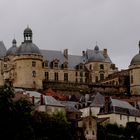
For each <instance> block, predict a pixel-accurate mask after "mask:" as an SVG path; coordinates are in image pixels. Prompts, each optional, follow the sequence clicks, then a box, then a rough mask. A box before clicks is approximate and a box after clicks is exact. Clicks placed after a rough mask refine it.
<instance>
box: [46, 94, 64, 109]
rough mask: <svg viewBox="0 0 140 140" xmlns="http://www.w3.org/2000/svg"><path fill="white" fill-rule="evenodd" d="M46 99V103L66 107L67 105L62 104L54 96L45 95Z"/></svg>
mask: <svg viewBox="0 0 140 140" xmlns="http://www.w3.org/2000/svg"><path fill="white" fill-rule="evenodd" d="M44 99H45V105H50V106H59V107H65V105H63V104H61V103H60V102H59V101H57V100H56V99H55V98H53V97H52V96H45V97H44Z"/></svg>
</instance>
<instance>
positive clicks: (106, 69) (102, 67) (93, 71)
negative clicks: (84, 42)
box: [86, 45, 113, 83]
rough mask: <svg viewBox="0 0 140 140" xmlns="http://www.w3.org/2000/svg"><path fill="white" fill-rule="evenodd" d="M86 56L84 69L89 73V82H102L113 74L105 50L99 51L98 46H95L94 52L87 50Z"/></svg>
mask: <svg viewBox="0 0 140 140" xmlns="http://www.w3.org/2000/svg"><path fill="white" fill-rule="evenodd" d="M86 55H87V62H86V68H87V69H88V71H89V72H90V82H93V83H94V82H98V81H100V80H103V79H105V78H106V77H107V76H108V75H109V74H111V73H112V72H113V70H112V69H111V65H112V62H111V60H110V58H109V56H108V54H107V49H104V50H100V49H99V46H98V45H96V46H95V47H94V50H90V49H88V50H87V51H86Z"/></svg>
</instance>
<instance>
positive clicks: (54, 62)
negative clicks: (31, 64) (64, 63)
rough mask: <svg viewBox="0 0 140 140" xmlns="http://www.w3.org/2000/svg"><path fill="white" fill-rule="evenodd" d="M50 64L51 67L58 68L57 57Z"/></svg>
mask: <svg viewBox="0 0 140 140" xmlns="http://www.w3.org/2000/svg"><path fill="white" fill-rule="evenodd" d="M52 64H53V68H58V66H59V60H58V59H55V60H54V61H53V62H52Z"/></svg>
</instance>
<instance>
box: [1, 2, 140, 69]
mask: <svg viewBox="0 0 140 140" xmlns="http://www.w3.org/2000/svg"><path fill="white" fill-rule="evenodd" d="M139 5H140V1H139V0H133V1H132V0H24V1H23V0H12V1H9V0H1V1H0V17H1V20H0V31H1V33H0V40H3V41H4V43H5V45H6V46H7V48H9V47H10V46H11V40H12V39H13V36H14V34H15V37H16V39H17V41H18V44H20V42H22V40H23V36H22V34H23V30H24V28H25V27H26V26H27V25H29V26H30V27H31V28H32V30H33V33H34V42H35V43H36V44H37V45H38V46H39V47H40V48H41V49H44V48H45V49H49V50H50V49H54V50H55V49H57V50H63V49H65V48H68V49H69V52H70V53H72V54H80V53H81V52H82V50H86V49H87V48H94V46H95V43H96V41H97V42H98V45H99V47H100V49H103V48H107V49H108V53H109V54H110V57H111V59H112V61H113V62H114V63H115V64H116V65H117V66H118V67H119V68H120V69H121V68H127V67H128V66H129V63H130V61H131V59H132V57H133V56H134V55H135V54H136V53H138V40H140V18H139V13H140V8H139Z"/></svg>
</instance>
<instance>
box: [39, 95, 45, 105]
mask: <svg viewBox="0 0 140 140" xmlns="http://www.w3.org/2000/svg"><path fill="white" fill-rule="evenodd" d="M40 105H44V99H43V95H42V94H41V95H40Z"/></svg>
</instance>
